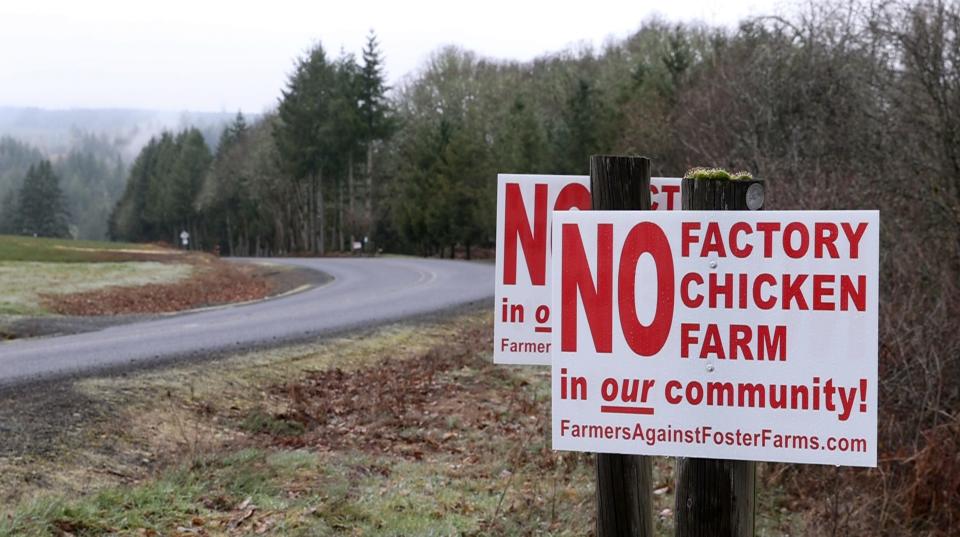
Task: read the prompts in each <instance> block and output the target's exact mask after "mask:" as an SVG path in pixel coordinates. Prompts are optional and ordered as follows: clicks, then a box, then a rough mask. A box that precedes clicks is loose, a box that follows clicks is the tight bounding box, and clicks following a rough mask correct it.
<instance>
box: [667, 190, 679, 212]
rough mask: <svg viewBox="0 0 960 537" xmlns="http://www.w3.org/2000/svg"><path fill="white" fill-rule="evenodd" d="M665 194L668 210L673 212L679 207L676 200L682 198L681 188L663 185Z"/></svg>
mask: <svg viewBox="0 0 960 537" xmlns="http://www.w3.org/2000/svg"><path fill="white" fill-rule="evenodd" d="M663 193H664V194H666V195H667V210H668V211H672V210H674V209H676V208H677V207H678V206H679V204H678V203H677V202H676V200H677V198H679V197H680V186H679V185H663Z"/></svg>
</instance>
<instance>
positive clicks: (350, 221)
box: [347, 151, 357, 250]
mask: <svg viewBox="0 0 960 537" xmlns="http://www.w3.org/2000/svg"><path fill="white" fill-rule="evenodd" d="M353 197H354V193H353V152H352V151H351V152H350V154H349V155H347V235H348V236H349V237H350V243H351V244H350V249H351V250H353V236H354V234H356V230H355V229H354V228H355V227H356V220H357V216H356V213H355V212H353Z"/></svg>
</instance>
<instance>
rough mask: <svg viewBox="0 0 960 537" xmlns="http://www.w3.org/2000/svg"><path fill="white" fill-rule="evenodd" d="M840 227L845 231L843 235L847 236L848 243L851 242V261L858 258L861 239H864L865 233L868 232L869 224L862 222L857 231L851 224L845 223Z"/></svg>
mask: <svg viewBox="0 0 960 537" xmlns="http://www.w3.org/2000/svg"><path fill="white" fill-rule="evenodd" d="M840 227H841V228H842V229H843V234H844V235H846V236H847V241H849V242H850V259H856V258H858V257H859V256H860V239H862V238H863V233H864V232H865V231H867V223H866V222H860V223H859V224H857V229H853V228H851V227H850V224H848V223H847V222H843V223H841V224H840Z"/></svg>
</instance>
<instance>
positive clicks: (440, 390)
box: [270, 325, 546, 460]
mask: <svg viewBox="0 0 960 537" xmlns="http://www.w3.org/2000/svg"><path fill="white" fill-rule="evenodd" d="M490 332H491V330H490V327H489V325H483V326H480V327H476V328H472V329H471V330H467V331H462V332H458V333H457V334H455V335H452V336H451V339H450V340H448V342H447V343H446V344H444V345H440V346H438V347H435V348H432V349H430V350H429V351H427V352H426V353H424V354H423V355H421V356H419V357H415V358H411V359H406V360H394V361H386V362H384V363H382V364H380V365H378V366H376V367H371V368H366V369H361V370H357V371H344V370H342V369H332V370H326V371H319V372H311V373H307V375H306V377H305V378H302V379H299V380H297V381H295V382H290V383H288V384H285V385H281V386H277V387H275V388H273V389H272V390H271V392H270V393H271V395H272V396H273V397H275V398H276V399H278V400H280V401H282V402H280V401H278V403H279V406H285V407H287V408H288V409H289V410H287V411H285V412H282V413H278V414H277V415H276V416H275V417H276V418H277V419H283V420H287V421H289V420H294V421H296V422H298V423H301V424H303V426H304V432H303V434H299V435H296V436H284V435H274V436H273V437H271V438H270V442H271V443H272V444H274V445H283V446H288V447H304V446H312V447H319V448H322V449H326V450H353V449H358V450H363V451H367V452H370V453H381V454H382V453H392V454H395V455H397V456H400V457H403V458H406V459H408V460H421V459H423V458H424V457H426V456H427V455H428V454H430V453H441V452H442V453H453V454H463V455H468V456H469V455H472V454H473V453H472V451H473V449H475V444H476V435H477V434H481V435H489V436H490V437H491V438H505V437H511V438H516V439H521V440H522V439H523V438H524V437H526V436H527V435H528V434H529V431H531V430H535V431H536V432H537V434H545V430H544V427H545V421H546V420H543V419H541V417H542V416H543V415H544V414H545V407H544V405H543V403H544V402H545V401H542V402H540V404H537V402H536V401H535V400H533V399H532V398H531V396H530V394H529V393H527V391H526V390H524V389H523V388H524V387H525V385H526V383H525V382H523V381H520V380H518V379H515V378H514V377H513V376H512V375H511V374H510V373H509V370H506V369H504V368H497V367H494V366H493V364H492V363H490V361H489V355H487V354H485V351H486V350H487V349H489V348H490V346H491V342H490Z"/></svg>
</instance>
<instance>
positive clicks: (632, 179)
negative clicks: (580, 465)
mask: <svg viewBox="0 0 960 537" xmlns="http://www.w3.org/2000/svg"><path fill="white" fill-rule="evenodd" d="M590 191H591V197H592V199H593V209H594V210H598V211H599V210H604V211H628V210H649V209H650V159H648V158H644V157H620V156H608V155H593V156H591V157H590ZM651 490H653V467H652V465H651V462H650V458H649V457H643V456H639V455H618V454H611V453H597V537H621V536H623V537H651V536H652V535H653V502H652V498H651Z"/></svg>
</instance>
